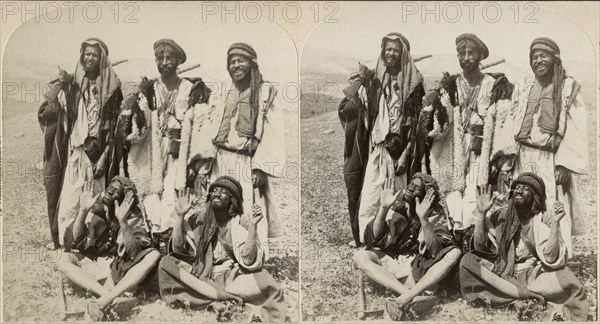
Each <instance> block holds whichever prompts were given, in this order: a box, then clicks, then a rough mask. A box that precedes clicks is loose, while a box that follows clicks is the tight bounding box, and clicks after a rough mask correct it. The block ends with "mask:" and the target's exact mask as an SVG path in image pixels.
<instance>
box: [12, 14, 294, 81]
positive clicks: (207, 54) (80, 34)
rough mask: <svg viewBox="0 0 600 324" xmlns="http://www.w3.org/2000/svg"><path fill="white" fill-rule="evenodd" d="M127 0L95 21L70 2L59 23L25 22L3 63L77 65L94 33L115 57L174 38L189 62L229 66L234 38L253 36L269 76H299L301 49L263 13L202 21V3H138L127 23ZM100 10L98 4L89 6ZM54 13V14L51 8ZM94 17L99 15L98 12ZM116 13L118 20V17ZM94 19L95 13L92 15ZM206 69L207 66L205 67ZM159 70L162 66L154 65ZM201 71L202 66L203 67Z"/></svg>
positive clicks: (140, 54) (149, 52) (149, 53)
mask: <svg viewBox="0 0 600 324" xmlns="http://www.w3.org/2000/svg"><path fill="white" fill-rule="evenodd" d="M120 4H121V8H120V12H119V17H118V18H117V17H116V11H115V10H114V7H113V9H111V7H110V4H102V7H101V8H102V14H103V15H102V16H101V18H100V19H99V21H98V22H95V23H89V22H86V21H85V20H84V19H82V17H81V11H82V10H81V7H79V8H76V10H75V15H74V22H73V23H70V22H69V19H68V11H67V10H66V8H67V7H63V9H64V10H62V15H63V17H62V18H61V19H60V20H59V22H57V23H51V22H49V21H48V20H52V19H40V22H35V21H34V20H33V19H32V20H28V21H27V22H26V23H24V24H22V25H21V26H19V27H18V28H17V29H16V30H15V31H14V32H13V33H12V34H11V37H10V39H9V41H8V43H7V46H6V49H5V52H4V57H3V59H4V60H3V61H4V62H3V64H10V61H11V60H15V59H18V60H33V61H37V62H44V63H50V64H65V62H66V63H67V64H68V66H67V68H68V69H72V68H74V66H75V63H76V60H77V57H78V53H79V46H80V44H81V41H82V40H84V39H86V38H88V37H91V36H94V37H99V38H100V39H102V40H103V41H105V42H106V43H107V45H108V47H109V51H110V53H109V55H110V57H111V59H112V60H113V61H115V60H117V59H125V58H128V59H131V58H146V59H152V60H153V59H154V51H153V44H154V42H155V41H156V40H158V39H160V38H172V39H174V40H175V41H176V42H177V43H178V44H180V45H181V46H182V47H183V49H184V50H185V51H186V54H187V57H188V59H187V61H186V63H185V64H184V66H185V65H191V64H197V63H200V64H202V66H203V67H204V68H206V67H207V66H212V67H215V66H217V67H219V68H222V70H223V71H224V72H225V60H226V53H227V49H228V47H229V45H231V44H232V43H234V42H239V41H242V42H247V43H249V44H251V45H252V46H253V47H254V48H255V50H256V51H257V53H258V61H259V64H260V66H261V70H262V72H263V74H264V75H265V76H266V77H267V79H269V80H271V81H278V82H288V81H295V80H297V69H298V66H297V65H298V64H297V52H296V48H295V46H294V44H293V42H292V40H291V39H290V38H289V36H288V34H287V32H286V31H285V30H283V29H282V28H281V27H280V26H279V25H277V24H276V23H270V22H268V21H267V20H266V19H262V20H261V21H259V22H257V23H250V22H248V21H245V20H244V19H240V22H239V23H236V22H235V21H234V20H235V18H234V17H229V19H227V22H226V23H221V22H220V21H219V19H210V23H203V22H202V7H201V5H200V4H199V3H137V9H138V11H137V12H135V14H133V15H132V16H131V17H130V19H137V20H138V22H137V23H124V21H125V20H126V16H127V15H128V14H131V13H132V12H133V10H132V8H129V9H128V10H125V8H124V5H123V3H120ZM89 12H90V13H92V14H93V13H94V11H93V10H89ZM47 16H48V17H50V18H52V17H54V16H52V15H51V14H50V13H48V14H47ZM92 18H93V17H92ZM115 19H116V20H117V21H118V23H115ZM88 20H89V19H88ZM201 69H202V68H201ZM154 71H156V70H154ZM200 75H201V72H200Z"/></svg>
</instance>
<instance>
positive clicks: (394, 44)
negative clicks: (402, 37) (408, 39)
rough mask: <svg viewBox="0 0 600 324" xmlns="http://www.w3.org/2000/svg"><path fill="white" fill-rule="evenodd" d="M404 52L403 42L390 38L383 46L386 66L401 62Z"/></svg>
mask: <svg viewBox="0 0 600 324" xmlns="http://www.w3.org/2000/svg"><path fill="white" fill-rule="evenodd" d="M401 54H402V44H401V43H400V41H399V40H390V41H387V42H386V43H385V47H384V48H383V64H384V65H385V66H386V67H395V66H398V65H399V64H400V56H401Z"/></svg>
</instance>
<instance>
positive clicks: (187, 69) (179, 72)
mask: <svg viewBox="0 0 600 324" xmlns="http://www.w3.org/2000/svg"><path fill="white" fill-rule="evenodd" d="M199 67H200V64H195V65H192V66H188V67H186V68H183V69H181V70H179V71H177V74H182V73H185V72H187V71H191V70H193V69H197V68H199Z"/></svg>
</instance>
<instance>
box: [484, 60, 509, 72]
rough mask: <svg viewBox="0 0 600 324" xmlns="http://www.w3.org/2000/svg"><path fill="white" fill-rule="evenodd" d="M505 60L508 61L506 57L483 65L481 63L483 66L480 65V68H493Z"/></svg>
mask: <svg viewBox="0 0 600 324" xmlns="http://www.w3.org/2000/svg"><path fill="white" fill-rule="evenodd" d="M504 62H506V60H505V59H499V60H498V61H494V62H491V63H487V64H483V65H481V66H480V67H479V69H480V70H485V69H487V68H491V67H492V66H496V65H498V64H502V63H504Z"/></svg>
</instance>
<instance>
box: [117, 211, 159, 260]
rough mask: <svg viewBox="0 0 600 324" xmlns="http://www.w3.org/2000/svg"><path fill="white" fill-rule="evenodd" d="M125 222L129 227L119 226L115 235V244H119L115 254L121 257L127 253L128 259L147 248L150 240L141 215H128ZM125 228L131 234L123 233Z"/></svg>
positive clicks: (150, 243) (150, 242)
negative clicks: (119, 228)
mask: <svg viewBox="0 0 600 324" xmlns="http://www.w3.org/2000/svg"><path fill="white" fill-rule="evenodd" d="M127 224H128V225H129V228H128V229H124V228H121V230H120V231H119V234H118V236H117V244H118V245H119V248H118V250H117V254H118V255H119V256H121V257H122V256H124V255H127V256H128V257H129V258H130V259H134V258H135V257H136V256H137V254H138V253H139V252H140V251H142V250H144V249H146V248H149V247H150V246H151V245H152V241H151V240H150V236H149V233H148V231H147V230H146V228H145V225H144V219H143V218H142V216H141V215H140V216H137V217H136V216H134V215H132V216H130V218H129V219H128V220H127ZM125 230H129V231H131V235H124V231H125Z"/></svg>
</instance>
